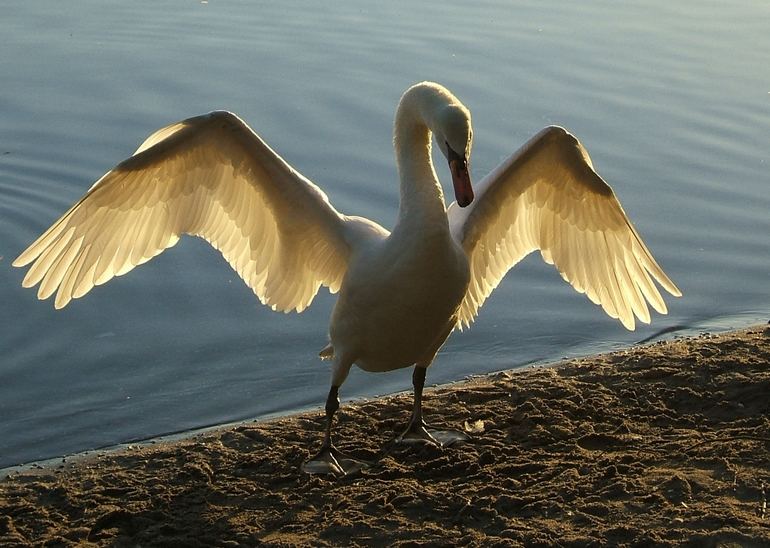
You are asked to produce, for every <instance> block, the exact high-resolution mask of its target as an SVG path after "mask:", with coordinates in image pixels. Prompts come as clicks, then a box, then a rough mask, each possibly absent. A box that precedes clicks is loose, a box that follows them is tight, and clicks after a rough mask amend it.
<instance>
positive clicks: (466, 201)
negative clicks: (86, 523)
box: [447, 143, 473, 207]
mask: <svg viewBox="0 0 770 548" xmlns="http://www.w3.org/2000/svg"><path fill="white" fill-rule="evenodd" d="M447 151H448V152H449V154H448V156H449V171H451V172H452V185H454V188H455V198H456V199H457V205H459V206H460V207H466V206H468V205H470V203H471V202H472V201H473V186H472V185H471V175H470V173H469V172H468V161H467V160H466V159H465V158H464V157H463V156H460V155H459V154H457V153H456V152H455V151H454V150H452V148H451V147H450V146H449V143H447Z"/></svg>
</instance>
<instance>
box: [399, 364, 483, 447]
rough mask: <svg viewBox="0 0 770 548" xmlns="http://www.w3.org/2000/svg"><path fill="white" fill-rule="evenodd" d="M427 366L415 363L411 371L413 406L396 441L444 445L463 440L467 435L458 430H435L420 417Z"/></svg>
mask: <svg viewBox="0 0 770 548" xmlns="http://www.w3.org/2000/svg"><path fill="white" fill-rule="evenodd" d="M426 371H427V368H426V367H424V366H421V365H419V364H418V365H416V366H415V368H414V373H412V386H413V387H414V406H413V407H412V418H411V420H410V421H409V426H407V427H406V430H405V431H404V433H403V434H401V435H400V436H399V437H398V439H397V440H396V441H398V442H403V443H410V442H427V443H434V444H436V445H440V446H442V447H446V446H448V445H452V444H453V443H456V442H458V441H465V440H467V439H468V436H466V435H465V434H463V433H462V432H460V431H459V430H437V429H434V428H430V427H429V426H428V425H427V424H426V423H425V420H424V419H423V417H422V391H423V388H424V387H425V373H426Z"/></svg>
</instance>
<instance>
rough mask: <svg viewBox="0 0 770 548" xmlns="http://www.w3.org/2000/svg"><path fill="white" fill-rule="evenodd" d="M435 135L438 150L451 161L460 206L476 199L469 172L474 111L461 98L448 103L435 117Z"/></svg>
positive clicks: (450, 165) (451, 170)
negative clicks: (472, 113) (472, 112)
mask: <svg viewBox="0 0 770 548" xmlns="http://www.w3.org/2000/svg"><path fill="white" fill-rule="evenodd" d="M455 101H456V100H455ZM434 136H435V138H436V142H437V143H438V146H439V149H441V152H442V153H443V154H444V157H445V158H446V159H447V162H449V171H450V172H451V173H452V185H453V186H454V190H455V198H456V199H457V205H459V206H460V207H465V206H467V205H470V203H471V202H472V201H473V186H472V185H471V175H470V159H471V147H472V145H473V129H472V127H471V113H470V112H469V111H468V109H467V108H465V106H463V105H462V103H460V102H459V101H457V102H452V103H450V104H449V105H446V106H445V107H443V108H442V109H441V110H440V111H439V113H438V116H437V117H436V123H435V128H434Z"/></svg>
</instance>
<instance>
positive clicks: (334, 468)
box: [302, 445, 370, 477]
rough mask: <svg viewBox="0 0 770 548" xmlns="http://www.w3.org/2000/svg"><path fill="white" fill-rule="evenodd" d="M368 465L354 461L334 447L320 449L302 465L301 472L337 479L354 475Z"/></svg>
mask: <svg viewBox="0 0 770 548" xmlns="http://www.w3.org/2000/svg"><path fill="white" fill-rule="evenodd" d="M369 466H370V463H368V462H366V461H363V460H358V459H354V458H353V457H350V456H348V455H346V454H344V453H342V452H341V451H340V450H339V449H337V448H336V447H334V445H328V446H325V447H322V448H321V450H320V451H319V452H318V454H317V455H315V456H314V457H312V458H311V459H310V460H308V461H307V462H305V463H304V464H303V465H302V471H303V472H305V473H306V474H332V475H334V476H337V477H342V476H347V475H350V474H355V473H356V472H359V471H360V470H361V469H363V468H368V467H369Z"/></svg>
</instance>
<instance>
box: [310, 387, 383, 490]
mask: <svg viewBox="0 0 770 548" xmlns="http://www.w3.org/2000/svg"><path fill="white" fill-rule="evenodd" d="M339 388H340V387H339V386H332V387H331V388H330V389H329V396H328V397H327V398H326V432H325V433H324V441H323V444H322V445H321V450H320V451H319V452H318V453H317V454H316V455H315V456H314V457H312V458H311V459H310V460H308V461H307V462H306V463H305V464H303V465H302V470H303V471H304V472H307V473H308V474H333V475H335V476H344V475H346V474H351V473H353V472H357V471H358V470H360V469H361V468H365V467H366V466H369V463H366V462H363V461H359V460H356V459H353V458H350V457H348V456H346V455H344V454H343V453H341V452H340V451H339V450H338V449H337V448H336V447H334V443H332V425H333V423H334V414H335V413H336V412H337V410H338V409H339V408H340V398H339Z"/></svg>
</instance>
